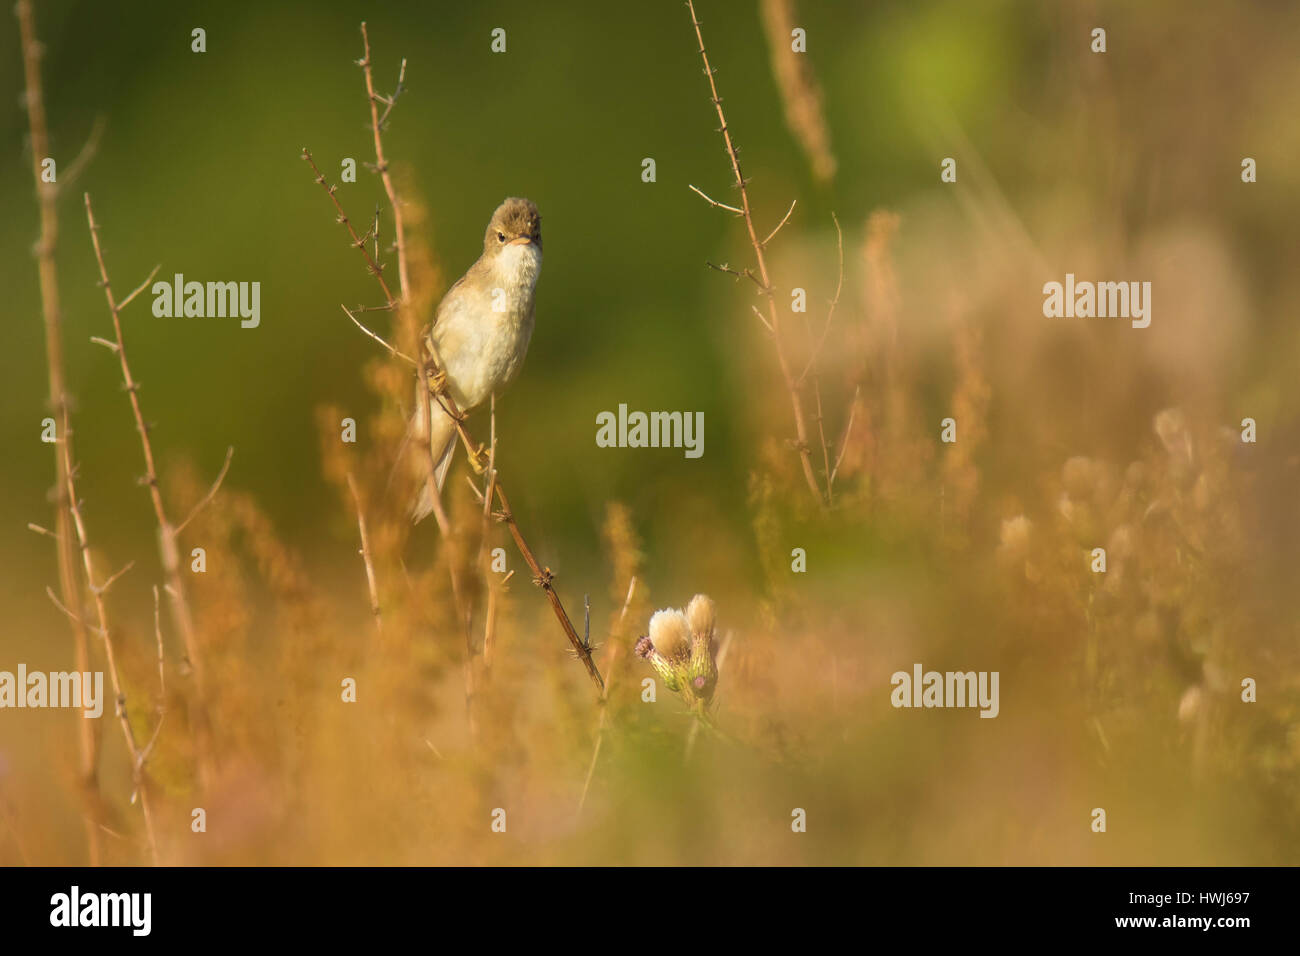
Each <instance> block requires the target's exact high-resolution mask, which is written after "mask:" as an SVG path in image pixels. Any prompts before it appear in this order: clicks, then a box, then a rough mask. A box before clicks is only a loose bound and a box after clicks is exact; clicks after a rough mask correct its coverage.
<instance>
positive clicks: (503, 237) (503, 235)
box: [497, 232, 506, 242]
mask: <svg viewBox="0 0 1300 956" xmlns="http://www.w3.org/2000/svg"><path fill="white" fill-rule="evenodd" d="M497 239H499V240H501V241H502V242H505V241H506V234H505V233H504V232H498V233H497Z"/></svg>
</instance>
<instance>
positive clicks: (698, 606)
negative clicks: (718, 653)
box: [686, 594, 717, 641]
mask: <svg viewBox="0 0 1300 956" xmlns="http://www.w3.org/2000/svg"><path fill="white" fill-rule="evenodd" d="M686 620H687V621H688V622H689V623H690V626H691V633H692V634H694V635H695V636H696V637H700V638H703V639H704V640H706V641H711V640H713V628H714V626H715V624H716V623H717V608H716V607H714V604H713V599H712V598H710V597H709V596H708V595H707V594H697V595H695V597H693V598H691V603H690V604H688V605H687V606H686Z"/></svg>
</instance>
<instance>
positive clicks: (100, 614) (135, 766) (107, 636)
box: [60, 411, 159, 865]
mask: <svg viewBox="0 0 1300 956" xmlns="http://www.w3.org/2000/svg"><path fill="white" fill-rule="evenodd" d="M62 430H63V435H64V439H63V440H61V441H60V445H61V447H62V448H63V458H64V462H63V465H64V473H65V474H66V475H67V491H68V507H69V510H70V511H71V514H72V524H73V527H74V528H75V529H76V532H77V542H78V544H79V545H80V547H81V560H82V567H83V569H84V571H85V575H86V585H87V587H88V589H89V591H90V596H91V600H93V601H94V604H95V617H96V620H97V622H98V625H99V635H100V639H101V640H102V641H103V644H104V658H105V662H106V664H107V666H108V674H109V679H110V680H111V681H112V682H113V698H114V701H115V705H114V709H115V711H116V715H117V718H118V724H119V725H120V726H121V728H122V737H123V739H124V740H125V741H126V747H127V751H128V752H129V753H130V755H131V779H132V781H133V783H134V784H135V792H136V794H138V795H139V798H140V811H141V813H142V814H143V816H144V827H145V835H146V837H147V838H148V842H149V854H150V856H151V857H152V858H153V862H154V864H155V865H157V864H158V862H159V858H158V838H157V832H156V827H155V825H154V817H153V808H152V807H151V806H150V802H149V788H148V786H147V782H146V780H145V777H144V761H145V755H144V753H143V751H141V749H140V746H139V744H138V743H136V739H135V731H134V730H132V729H131V721H130V719H129V718H128V717H127V713H126V692H125V691H124V690H123V689H122V678H121V674H120V673H119V671H118V666H117V649H116V647H115V646H114V643H113V634H112V632H111V631H110V630H109V625H108V610H107V608H106V607H105V604H104V597H105V595H106V593H107V591H108V588H109V586H110V585H111V584H112V583H113V581H114V580H115V579H116V578H117V577H118V576H119V575H120V573H121V572H119V574H118V575H114V576H113V577H112V578H110V579H109V580H108V581H106V582H104V583H103V584H99V585H97V584H96V583H95V563H94V559H93V558H92V557H91V552H90V541H89V538H88V536H87V534H86V523H85V520H84V519H83V518H82V514H81V505H80V504H79V503H78V500H77V486H76V478H75V474H76V472H75V469H74V468H73V465H72V453H71V451H70V449H69V447H68V443H67V441H66V438H67V436H68V434H70V430H71V429H70V423H69V421H68V416H67V413H66V411H65V412H64V416H63V429H62Z"/></svg>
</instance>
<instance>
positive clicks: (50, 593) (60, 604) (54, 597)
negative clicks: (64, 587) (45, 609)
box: [45, 585, 95, 631]
mask: <svg viewBox="0 0 1300 956" xmlns="http://www.w3.org/2000/svg"><path fill="white" fill-rule="evenodd" d="M45 596H46V597H48V598H49V599H50V602H51V603H52V604H53V605H54V606H55V607H57V608H58V609H59V610H60V611H62V612H63V613H64V614H66V615H67V616H68V617H70V618H71V619H72V620H74V621H76V622H77V623H78V624H80V625H81V626H82V627H84V628H86V629H87V630H89V631H94V630H95V629H94V628H93V627H91V625H89V624H87V623H86V622H85V621H83V620H82V619H81V618H80V617H78V616H77V615H76V614H74V613H73V612H72V611H70V610H68V608H66V607H64V605H63V602H62V601H60V600H59V596H58V595H57V594H55V593H54V588H52V587H49V586H48V585H47V586H46V588H45Z"/></svg>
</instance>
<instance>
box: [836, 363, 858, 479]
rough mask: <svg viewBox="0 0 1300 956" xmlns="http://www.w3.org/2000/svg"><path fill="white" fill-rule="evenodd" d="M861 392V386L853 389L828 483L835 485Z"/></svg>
mask: <svg viewBox="0 0 1300 956" xmlns="http://www.w3.org/2000/svg"><path fill="white" fill-rule="evenodd" d="M861 391H862V386H861V385H857V386H855V387H854V389H853V401H852V402H850V403H849V421H848V424H846V425H845V426H844V437H842V438H841V439H840V453H839V454H838V455H836V456H835V467H834V468H832V469H831V480H830V483H831V484H832V485H833V484H835V476H836V475H838V474H839V472H840V462H842V461H844V453H845V452H846V451H847V450H848V447H849V435H850V434H851V433H852V432H853V417H854V416H855V415H857V413H858V395H859V394H860V393H861Z"/></svg>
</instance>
